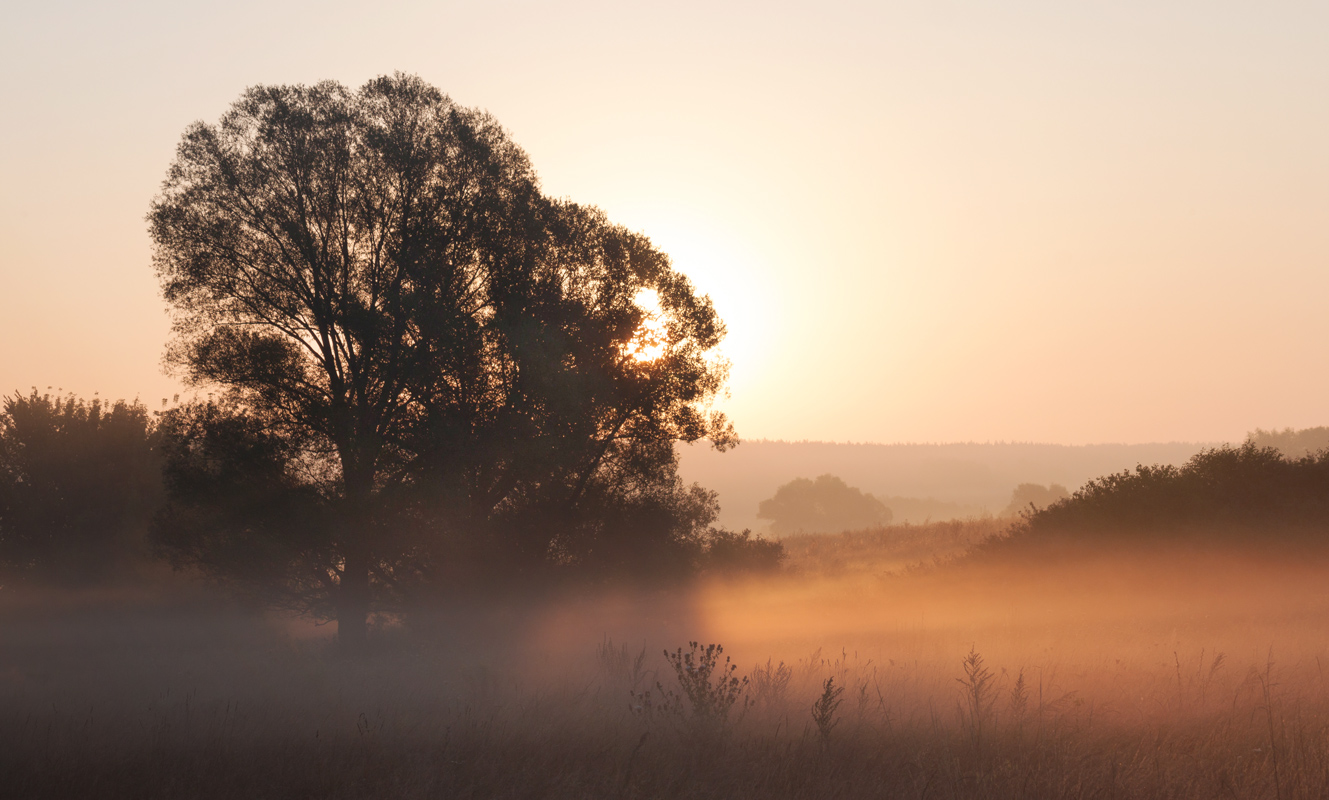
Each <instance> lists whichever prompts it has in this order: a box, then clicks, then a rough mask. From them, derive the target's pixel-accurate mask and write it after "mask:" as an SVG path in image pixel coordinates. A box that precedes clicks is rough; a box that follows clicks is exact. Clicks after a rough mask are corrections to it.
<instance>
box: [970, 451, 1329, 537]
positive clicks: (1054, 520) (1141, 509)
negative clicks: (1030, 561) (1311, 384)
mask: <svg viewBox="0 0 1329 800" xmlns="http://www.w3.org/2000/svg"><path fill="white" fill-rule="evenodd" d="M1187 537H1204V538H1214V539H1226V540H1230V541H1248V542H1252V541H1253V542H1271V543H1272V542H1278V541H1282V542H1288V541H1302V542H1305V541H1320V540H1324V541H1327V542H1329V451H1320V452H1318V453H1315V454H1312V455H1306V456H1303V457H1301V458H1295V459H1289V458H1285V457H1284V456H1283V455H1282V453H1280V452H1279V451H1278V450H1276V449H1273V448H1268V447H1260V446H1258V445H1256V444H1255V443H1254V442H1247V443H1245V444H1243V445H1241V446H1240V447H1219V448H1214V449H1210V450H1205V451H1203V452H1201V453H1199V454H1197V455H1196V456H1194V457H1193V458H1191V460H1190V461H1188V462H1186V463H1185V464H1184V465H1182V466H1179V467H1178V466H1172V465H1154V466H1137V467H1136V468H1135V469H1134V470H1127V471H1124V472H1120V473H1114V474H1111V475H1105V476H1103V477H1101V478H1096V479H1094V480H1091V481H1089V482H1088V483H1086V484H1085V485H1084V486H1083V487H1081V488H1080V489H1079V491H1077V492H1075V494H1074V495H1072V496H1071V497H1069V498H1067V499H1064V500H1061V501H1059V502H1056V503H1053V504H1052V505H1050V506H1048V507H1047V508H1044V509H1041V510H1039V511H1037V512H1036V513H1034V514H1031V515H1029V516H1028V517H1026V518H1025V519H1024V520H1023V521H1022V522H1020V523H1019V524H1017V525H1016V526H1015V527H1014V528H1013V529H1012V532H1011V536H1010V537H1008V538H1006V539H1003V540H994V541H992V542H990V543H989V544H988V545H987V546H986V547H985V548H984V549H987V550H992V549H1002V548H1006V547H1014V546H1022V545H1032V544H1036V543H1040V542H1047V541H1050V540H1069V541H1076V540H1079V541H1084V542H1099V541H1105V540H1121V541H1131V542H1139V541H1141V540H1169V539H1181V538H1187Z"/></svg>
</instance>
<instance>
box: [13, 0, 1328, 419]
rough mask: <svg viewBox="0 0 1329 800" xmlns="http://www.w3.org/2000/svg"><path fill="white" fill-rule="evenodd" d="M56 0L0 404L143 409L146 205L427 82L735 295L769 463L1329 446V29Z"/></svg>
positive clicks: (1205, 8) (1248, 15)
mask: <svg viewBox="0 0 1329 800" xmlns="http://www.w3.org/2000/svg"><path fill="white" fill-rule="evenodd" d="M113 5H114V7H112V4H94V3H90V2H79V3H74V2H65V3H60V2H48V3H44V4H35V3H34V4H21V5H15V7H13V8H9V9H7V10H6V14H5V17H6V18H5V24H4V25H3V26H0V67H3V74H4V75H5V78H6V80H5V81H4V83H3V85H0V109H3V111H0V123H2V124H0V391H3V392H5V393H12V392H13V391H15V390H19V391H26V390H27V388H28V387H30V386H33V385H37V386H39V387H41V388H45V387H46V386H48V385H49V386H52V387H62V388H64V389H66V390H72V391H75V392H78V393H80V394H84V395H91V394H92V393H93V392H94V391H99V392H100V393H101V395H102V396H103V397H111V398H114V397H122V396H128V397H132V396H135V395H138V396H140V397H142V398H143V399H144V400H145V401H147V402H149V404H150V405H155V404H156V403H157V402H159V399H160V398H161V397H164V396H167V395H169V394H171V393H173V392H174V391H176V388H175V385H174V384H173V382H172V381H171V380H170V379H169V378H167V377H165V376H163V375H161V374H160V371H159V359H160V354H161V350H162V345H163V343H164V341H165V338H166V333H167V322H166V318H165V315H164V312H163V305H162V302H161V300H160V299H159V297H158V295H157V289H156V282H155V278H154V276H153V274H152V270H151V266H150V263H149V248H148V237H147V234H146V226H145V224H144V222H143V216H144V214H145V213H146V211H147V208H148V203H149V201H150V200H151V198H152V196H153V195H154V193H155V192H156V191H157V187H158V185H159V183H160V181H161V179H162V177H163V176H164V175H165V171H166V168H167V166H168V164H169V163H170V160H171V158H172V154H173V151H174V148H175V144H176V142H177V141H178V139H179V136H180V134H181V133H182V132H183V130H184V128H185V126H186V125H188V124H189V123H190V122H192V121H194V120H196V119H204V120H208V121H215V120H216V119H217V118H218V117H219V116H220V115H221V114H222V113H223V112H224V111H225V109H226V108H227V106H228V105H229V104H230V103H231V102H232V101H233V100H235V99H236V98H237V97H238V96H239V94H240V93H241V91H243V90H244V88H245V87H246V86H249V85H252V84H256V83H284V82H313V81H317V80H320V79H324V78H331V79H336V80H339V81H342V82H343V83H345V84H347V85H350V86H358V85H359V84H360V83H362V82H363V81H364V80H366V79H367V78H369V77H372V76H373V75H376V74H381V73H385V72H391V71H393V70H402V71H406V72H414V73H417V74H419V75H420V76H422V77H423V78H424V79H425V80H427V81H429V82H431V83H433V84H434V85H436V86H438V87H439V88H441V89H443V90H444V91H446V92H448V93H449V94H450V95H452V97H453V98H454V99H456V100H457V101H459V102H461V103H463V104H466V105H471V106H480V107H484V108H487V109H488V110H490V111H491V112H493V113H494V114H495V116H497V118H498V119H499V120H500V121H501V122H502V123H503V124H504V125H505V126H506V127H507V128H508V130H509V131H510V132H511V134H512V136H513V138H514V139H515V140H516V141H517V142H518V143H519V144H521V145H522V146H523V147H524V148H525V149H526V150H527V152H528V153H529V154H530V156H531V159H532V161H533V163H534V164H535V166H536V168H537V170H539V172H540V174H541V177H542V180H543V183H544V187H545V189H546V191H547V192H549V193H550V194H553V195H558V196H567V197H570V198H572V199H574V200H577V201H579V202H584V203H590V204H595V205H599V206H601V207H603V208H604V209H605V210H606V211H607V212H608V213H609V215H610V217H611V218H612V219H614V220H616V221H618V222H621V223H623V224H625V225H628V226H629V227H631V228H634V229H637V230H641V231H644V232H645V233H647V234H648V235H650V236H651V237H652V238H653V239H654V240H655V242H656V243H657V244H658V245H660V246H661V247H662V248H663V249H664V250H665V251H666V252H669V253H670V254H671V255H672V256H673V257H674V259H675V263H676V264H677V266H678V267H679V268H680V269H682V270H683V271H684V272H686V273H688V274H689V275H691V276H692V277H693V279H694V280H695V282H696V283H697V284H698V285H699V286H700V287H701V288H702V289H703V290H704V291H707V292H709V293H710V294H711V295H712V297H713V298H714V299H715V301H716V304H717V306H718V307H719V309H720V312H721V315H722V316H723V317H724V318H725V320H726V321H727V322H728V324H729V327H730V331H731V333H730V338H729V340H728V342H727V343H726V346H725V349H726V352H727V353H728V355H729V356H730V357H731V358H732V360H733V363H734V368H733V376H732V380H731V384H730V388H731V393H732V394H731V397H730V399H729V400H728V401H727V403H726V408H727V410H728V411H729V412H730V414H731V416H732V417H733V418H734V420H735V422H736V424H737V426H738V429H739V432H740V434H742V435H744V436H747V437H752V438H784V439H805V438H806V439H825V440H852V441H879V442H893V441H955V440H979V441H986V440H1021V441H1045V442H1059V443H1068V444H1070V443H1086V442H1104V441H1119V442H1144V441H1159V440H1200V441H1214V440H1224V439H1227V440H1232V439H1239V438H1240V437H1241V436H1242V435H1243V434H1244V433H1245V432H1246V431H1248V430H1250V429H1251V428H1254V427H1257V426H1258V427H1265V428H1268V427H1275V426H1276V427H1282V426H1294V427H1305V426H1310V425H1319V424H1326V423H1329V370H1326V369H1325V368H1324V354H1325V352H1326V349H1329V315H1326V314H1325V313H1324V311H1323V306H1324V305H1325V303H1326V299H1327V298H1329V47H1326V46H1325V43H1326V42H1329V5H1326V4H1324V3H1320V2H1314V3H1309V2H1308V3H1267V4H1254V3H1245V2H1243V3H1228V2H1203V3H1201V2H1193V3H1181V2H1177V3H1160V2H1110V3H1109V2H1102V3H1054V2H1003V3H991V2H942V1H940V0H932V1H930V2H908V3H889V2H877V3H828V2H819V3H815V4H814V3H772V2H762V3H756V2H753V3H716V2H706V3H701V2H675V3H669V4H663V3H655V4H629V3H622V2H598V3H597V2H568V3H556V4H555V3H535V2H525V3H522V2H486V3H479V2H476V3H438V2H434V3H391V2H380V3H372V4H371V3H366V2H361V3H338V2H299V3H293V2H284V1H283V0H265V2H262V3H255V2H234V3H228V4H221V3H214V4H207V5H206V6H204V5H202V4H197V5H195V6H193V7H190V6H189V5H188V4H180V3H167V2H157V3H148V2H125V3H118V4H113Z"/></svg>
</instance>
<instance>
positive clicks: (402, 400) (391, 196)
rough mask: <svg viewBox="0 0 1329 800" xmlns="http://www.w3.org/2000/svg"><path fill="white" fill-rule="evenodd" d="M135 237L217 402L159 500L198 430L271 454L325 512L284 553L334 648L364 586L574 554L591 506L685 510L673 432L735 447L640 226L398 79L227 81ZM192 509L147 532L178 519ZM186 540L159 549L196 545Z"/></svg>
mask: <svg viewBox="0 0 1329 800" xmlns="http://www.w3.org/2000/svg"><path fill="white" fill-rule="evenodd" d="M149 222H150V228H151V233H152V238H153V241H154V244H155V254H154V258H155V263H156V268H157V272H158V276H159V278H160V281H161V285H162V290H163V294H164V296H165V297H166V299H167V301H168V302H169V304H170V305H171V307H172V309H173V312H174V338H173V341H172V344H171V345H170V347H169V348H168V353H167V361H168V364H170V365H171V367H172V368H173V369H175V370H176V371H177V372H178V374H180V375H182V376H183V377H185V378H186V379H188V380H189V381H191V382H192V383H194V384H197V385H200V386H217V387H221V388H222V389H223V390H224V392H225V397H224V400H223V401H222V402H220V403H218V404H216V406H215V407H214V408H213V409H212V410H210V411H209V410H206V409H203V410H200V409H195V411H193V412H191V413H192V414H193V417H192V418H191V420H192V421H182V424H181V425H180V426H178V428H177V430H178V431H179V435H180V436H181V437H182V438H181V440H180V442H179V444H178V445H177V446H176V447H175V449H174V451H173V452H174V453H175V454H176V456H177V458H176V461H175V463H176V465H177V466H178V467H179V475H180V476H181V481H180V482H177V483H176V484H174V485H176V486H177V487H180V488H183V487H185V486H188V485H191V484H189V482H188V481H187V480H185V479H184V478H185V477H186V476H188V475H190V474H193V473H192V472H191V470H192V469H193V468H192V467H191V466H190V464H191V458H193V456H192V455H191V453H192V450H191V445H189V443H188V440H191V439H194V440H197V439H199V437H203V438H204V439H206V436H205V435H204V434H205V433H206V430H207V429H208V427H207V425H202V423H201V422H200V421H206V420H209V419H210V420H212V422H209V423H208V425H214V426H215V425H220V424H221V421H222V420H225V419H230V418H245V419H249V420H250V421H249V422H235V423H234V424H233V426H232V427H233V428H234V431H233V432H237V433H236V435H239V433H238V432H244V435H245V436H246V437H249V438H253V437H257V436H260V435H261V436H263V437H272V438H274V439H275V440H280V441H281V442H282V444H281V446H280V447H278V446H277V445H276V444H272V448H273V451H272V454H271V458H270V459H269V461H270V462H271V463H269V467H270V468H272V469H276V466H275V465H276V464H277V462H281V463H282V464H283V465H284V466H282V470H281V471H282V475H283V476H284V477H283V480H284V481H286V482H288V483H290V482H292V481H296V482H302V483H301V484H300V485H301V486H303V487H304V488H302V489H300V492H302V493H304V494H305V495H307V496H309V497H312V496H313V495H314V494H317V495H318V497H319V498H320V501H319V502H320V503H321V504H322V506H323V507H325V508H326V509H327V512H326V513H325V514H322V515H321V516H320V517H319V519H320V520H321V522H320V525H321V526H322V529H323V533H324V538H325V541H324V542H323V543H322V544H320V545H319V546H318V547H317V548H314V549H313V550H308V549H303V550H301V551H300V552H302V553H305V554H306V555H307V556H308V557H309V558H315V559H316V560H319V566H318V569H319V570H320V571H321V572H320V574H321V575H325V576H326V581H325V580H324V579H323V578H320V579H318V580H317V581H315V582H316V583H319V584H323V583H327V587H326V588H327V593H328V598H329V602H330V604H331V607H332V608H333V609H334V610H335V616H336V617H337V619H338V622H339V635H340V637H341V639H342V641H343V643H344V644H345V645H347V646H348V647H351V648H357V647H360V646H362V645H363V642H364V638H365V630H366V616H367V613H368V611H369V609H370V601H371V596H372V595H373V594H374V593H375V592H379V591H383V590H387V589H388V588H390V587H391V586H392V585H393V584H398V585H400V584H402V583H403V582H406V581H408V580H410V581H416V582H429V581H430V580H433V581H438V580H444V579H446V576H447V575H448V574H449V571H450V570H452V571H453V572H455V569H452V567H450V560H451V559H452V558H453V557H455V556H457V555H458V554H461V553H470V554H474V553H476V552H485V553H490V554H492V553H502V554H504V557H505V558H508V559H510V560H511V561H512V563H513V564H516V565H519V568H522V569H530V568H534V567H535V566H537V565H541V564H546V563H548V562H550V561H551V560H552V561H555V562H558V563H569V562H578V561H586V560H593V557H594V556H595V555H596V554H598V553H600V552H601V551H603V550H606V549H613V548H612V547H610V545H609V542H610V540H612V539H615V538H617V537H621V536H623V535H625V534H624V531H623V530H621V529H616V530H614V531H607V530H605V529H604V526H603V524H601V523H602V522H603V519H601V518H600V517H602V516H603V515H602V514H600V512H602V511H605V510H606V509H610V508H613V507H616V504H617V507H622V506H623V505H624V504H625V503H627V504H630V502H631V501H632V500H633V498H636V499H637V500H640V499H641V497H643V496H644V494H651V493H652V492H654V495H655V497H656V499H657V500H661V502H664V501H665V500H667V501H668V502H672V503H674V504H675V505H677V504H678V503H684V505H686V503H685V501H686V496H687V494H688V492H689V491H690V490H687V489H685V488H684V487H681V486H680V485H679V484H678V482H677V480H676V477H677V476H676V462H675V460H674V456H673V453H672V447H671V446H670V443H671V442H672V441H674V440H685V441H694V440H696V439H698V438H702V437H710V438H712V439H713V440H714V441H715V442H716V444H717V446H720V447H724V446H727V445H728V444H731V443H732V442H733V441H734V435H733V431H732V428H731V427H730V426H729V424H728V422H727V421H726V420H725V419H724V417H723V416H722V415H719V414H717V413H710V414H708V413H706V411H705V409H706V408H707V406H708V405H709V402H710V400H711V399H712V398H713V397H714V396H715V395H716V393H717V392H718V391H719V390H720V389H721V388H722V385H723V381H724V379H725V375H726V365H725V364H724V363H723V362H720V361H717V360H715V359H713V358H711V351H712V350H713V348H714V347H715V346H716V345H717V344H718V342H719V341H720V339H721V338H722V337H723V335H724V327H723V324H722V323H721V322H720V320H719V318H718V317H717V315H716V313H715V311H714V309H713V307H712V305H711V303H710V301H709V299H708V298H706V297H704V296H698V295H697V294H696V292H695V291H694V290H693V288H692V286H691V285H690V283H689V282H688V281H687V279H686V278H685V277H683V276H682V275H680V274H679V273H677V272H675V271H674V270H673V269H672V267H671V265H670V263H669V260H668V258H667V257H666V256H665V255H664V254H662V253H660V252H659V251H658V250H656V249H655V248H654V247H652V246H651V243H650V242H649V240H647V239H646V238H645V237H644V236H641V235H639V234H634V233H631V232H629V231H626V230H624V229H622V228H620V227H618V226H614V225H612V224H610V223H609V222H608V221H607V219H606V218H605V217H604V215H603V214H602V213H601V212H599V211H598V210H596V209H592V208H585V207H581V206H577V205H575V204H572V203H569V202H557V201H551V200H549V199H546V198H545V197H544V196H543V195H542V194H541V192H540V190H539V186H538V183H537V181H536V177H535V173H534V171H533V170H532V168H531V166H530V164H529V162H528V161H527V159H526V156H525V154H524V153H523V152H522V151H521V150H520V148H518V147H517V146H516V145H515V144H513V143H512V142H511V141H510V140H509V139H508V137H507V135H506V134H505V133H504V131H503V130H502V129H501V128H500V127H499V125H498V123H497V122H496V121H495V120H494V119H493V118H491V117H490V116H488V115H487V114H484V113H482V112H479V111H474V110H470V109H465V108H462V107H459V106H457V105H456V104H454V103H453V102H452V101H451V100H449V99H448V98H447V97H446V96H444V95H443V94H441V93H440V92H439V91H438V90H437V89H434V88H433V87H431V86H429V85H427V84H425V83H424V82H423V81H421V80H420V79H418V78H415V77H411V76H404V75H400V74H398V75H395V76H392V77H383V78H378V79H375V80H372V81H370V82H369V83H367V84H366V85H365V86H364V87H362V88H361V89H359V90H358V91H354V92H352V91H350V90H348V89H346V88H345V87H343V86H341V85H339V84H336V83H332V82H325V83H320V84H317V85H315V86H278V87H262V86H260V87H255V88H252V89H250V90H248V91H247V92H246V93H245V94H244V95H243V97H242V98H241V99H240V100H239V101H238V102H236V103H235V104H234V105H233V106H232V108H231V109H230V111H229V112H228V113H227V114H225V115H224V116H223V117H222V119H221V121H220V123H219V124H217V125H208V124H204V123H196V124H194V125H192V126H191V127H190V128H189V129H188V130H187V131H186V132H185V135H184V138H183V141H182V142H181V144H180V147H179V150H178V153H177V157H176V160H175V162H174V163H173V164H172V166H171V168H170V171H169V173H168V175H167V179H166V181H165V183H164V186H163V189H162V192H161V194H160V196H159V197H158V198H157V199H156V200H155V201H154V202H153V205H152V209H151V212H150V214H149ZM648 354H649V356H650V357H647V355H648ZM186 423H187V424H186ZM194 423H199V424H194ZM227 424H231V423H227ZM200 425H202V427H200ZM223 427H225V426H223ZM260 449H261V448H260ZM242 450H243V448H242ZM204 462H205V463H206V459H204ZM297 479H298V480H297ZM291 488H292V490H294V489H295V488H296V487H295V486H294V484H292V486H291ZM647 489H649V491H647ZM643 493H644V494H643ZM190 497H194V498H196V499H197V498H198V497H199V496H198V495H196V494H190V493H189V492H184V493H181V494H178V495H175V496H174V500H173V504H174V506H179V508H176V510H175V511H173V512H171V513H169V514H167V515H166V516H165V517H164V519H167V520H171V519H174V520H177V521H183V520H189V519H197V518H198V517H197V515H194V514H190V513H185V512H186V511H187V510H188V509H187V506H188V504H189V503H190V502H192V501H190V500H189V499H188V498H190ZM200 502H201V500H200ZM667 504H668V503H666V505H667ZM174 506H173V507H174ZM684 516H686V515H684ZM694 517H695V515H694ZM389 520H393V522H391V523H390V522H389ZM408 521H409V522H410V524H407V522H408ZM180 524H181V525H184V522H180ZM680 524H681V525H682V527H683V528H689V526H691V525H692V523H691V522H688V523H680ZM394 526H395V527H399V528H403V529H405V528H411V529H412V531H413V533H412V535H410V536H400V537H393V536H388V535H386V534H385V530H387V529H388V528H389V527H394ZM187 527H188V526H186V528H187ZM676 532H677V531H674V532H671V535H672V533H676ZM685 532H686V531H685ZM189 538H190V536H189V534H188V531H187V530H181V531H177V532H175V534H171V533H170V532H168V531H164V532H163V535H162V537H161V539H162V540H163V541H168V542H174V543H175V545H173V546H174V547H175V548H176V552H177V554H180V553H183V554H185V555H186V556H190V554H192V557H193V558H196V559H199V560H203V561H207V560H209V559H212V558H213V557H214V555H216V554H215V553H213V552H211V551H210V550H208V549H207V548H204V549H202V550H199V549H195V550H190V549H189V548H188V547H186V546H185V542H186V541H187V540H188V539H189ZM203 538H204V539H205V540H207V539H208V537H203ZM212 540H213V541H216V537H213V538H212ZM247 549H249V550H257V549H260V548H258V545H257V544H256V543H255V542H253V541H252V540H251V544H250V546H249V547H248V548H247ZM245 550H246V548H241V551H242V552H243V551H245ZM278 551H281V548H278ZM315 552H316V553H317V555H314V553H315ZM297 560H298V559H297ZM293 564H294V562H292V563H291V564H288V565H287V566H288V567H289V568H291V569H294V568H295V567H294V566H293ZM306 574H308V571H306Z"/></svg>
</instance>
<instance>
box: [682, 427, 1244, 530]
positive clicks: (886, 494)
mask: <svg viewBox="0 0 1329 800" xmlns="http://www.w3.org/2000/svg"><path fill="white" fill-rule="evenodd" d="M1222 444H1225V443H1224V442H1159V443H1147V444H1084V445H1063V444H1041V443H1033V442H948V443H912V442H911V443H895V444H879V443H873V442H817V441H781V440H770V439H748V440H744V441H743V443H742V444H740V445H739V446H738V447H736V448H733V449H732V450H730V451H728V452H725V453H717V452H716V451H715V450H713V449H711V448H710V447H709V446H708V445H707V444H706V443H704V442H698V443H696V444H693V445H683V446H680V448H679V454H680V458H681V463H682V466H681V473H682V476H683V479H684V480H686V481H689V482H692V481H695V482H697V483H700V484H701V485H702V486H705V487H707V488H708V489H714V490H716V491H718V492H719V494H720V507H721V511H720V523H721V524H722V525H725V526H727V527H730V528H737V529H742V528H752V529H753V530H762V529H763V527H764V525H765V523H764V522H763V521H762V520H759V519H757V516H756V514H757V504H758V503H760V502H761V501H762V500H765V499H766V498H768V497H770V496H771V495H773V494H774V493H775V489H776V488H777V487H779V486H780V485H782V484H784V483H787V482H789V481H790V480H793V479H794V478H814V477H816V476H818V475H823V474H827V473H829V474H832V475H836V476H838V477H840V478H843V479H844V480H845V481H846V482H847V483H848V484H849V485H850V486H854V487H856V488H859V489H862V490H863V491H865V492H871V493H872V494H874V495H876V496H877V497H878V498H879V499H881V500H882V501H883V502H885V503H886V504H887V505H888V506H891V505H892V502H894V504H895V506H894V507H892V509H891V510H892V512H894V521H895V522H922V521H923V520H924V519H927V518H931V519H932V520H934V521H937V520H942V519H952V518H956V517H965V516H971V515H978V514H982V513H985V512H986V513H996V512H999V511H1001V510H1002V509H1004V508H1005V507H1006V505H1007V503H1008V502H1009V501H1010V496H1011V491H1012V490H1013V489H1014V488H1015V487H1016V486H1017V485H1019V484H1021V483H1038V484H1044V485H1046V484H1050V483H1060V484H1062V485H1063V486H1066V487H1068V488H1069V489H1071V490H1072V491H1074V490H1075V489H1076V488H1078V487H1079V486H1081V485H1082V484H1084V482H1085V481H1088V480H1089V479H1090V478H1096V477H1098V476H1100V475H1106V474H1108V473H1111V472H1120V471H1122V470H1126V469H1131V468H1133V467H1135V466H1136V465H1137V464H1181V463H1183V462H1185V461H1186V460H1187V459H1189V458H1190V457H1191V456H1193V455H1195V454H1196V453H1198V452H1200V451H1201V450H1203V449H1206V448H1209V447H1216V446H1219V445H1222Z"/></svg>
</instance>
